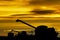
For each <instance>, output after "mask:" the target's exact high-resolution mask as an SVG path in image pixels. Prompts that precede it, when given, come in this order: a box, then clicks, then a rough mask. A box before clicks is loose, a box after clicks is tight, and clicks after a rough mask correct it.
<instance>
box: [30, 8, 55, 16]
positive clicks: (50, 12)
mask: <svg viewBox="0 0 60 40" xmlns="http://www.w3.org/2000/svg"><path fill="white" fill-rule="evenodd" d="M31 12H33V13H34V14H41V15H45V14H52V13H54V12H55V11H54V10H39V9H38V10H37V9H36V10H33V11H31Z"/></svg>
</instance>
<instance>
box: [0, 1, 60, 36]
mask: <svg viewBox="0 0 60 40" xmlns="http://www.w3.org/2000/svg"><path fill="white" fill-rule="evenodd" d="M34 10H38V11H39V12H40V13H36V12H33V11H34ZM16 19H21V20H23V21H25V22H27V23H29V24H31V25H33V26H35V27H37V26H39V25H47V26H49V27H54V28H55V29H56V30H58V31H60V0H0V35H1V36H2V35H6V33H7V31H6V30H11V29H22V28H23V29H24V28H31V27H28V26H27V25H25V24H22V23H20V22H18V23H17V22H16ZM7 24H8V25H7ZM4 33H5V34H4Z"/></svg>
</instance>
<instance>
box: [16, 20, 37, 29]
mask: <svg viewBox="0 0 60 40" xmlns="http://www.w3.org/2000/svg"><path fill="white" fill-rule="evenodd" d="M16 22H21V23H23V24H26V25H28V26H30V27H32V28H34V29H36V27H34V26H32V25H30V24H28V23H26V22H24V21H22V20H20V19H17V20H16Z"/></svg>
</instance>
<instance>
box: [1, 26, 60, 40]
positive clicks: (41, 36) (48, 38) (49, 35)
mask: <svg viewBox="0 0 60 40" xmlns="http://www.w3.org/2000/svg"><path fill="white" fill-rule="evenodd" d="M57 35H58V33H57V32H56V31H55V29H54V28H48V27H47V26H44V25H41V26H38V27H37V28H36V29H35V35H27V33H26V32H25V31H22V32H21V33H20V32H18V34H16V35H15V36H14V33H13V32H9V33H8V36H6V37H5V36H0V40H60V38H58V37H57Z"/></svg>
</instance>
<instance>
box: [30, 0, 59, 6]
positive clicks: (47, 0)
mask: <svg viewBox="0 0 60 40" xmlns="http://www.w3.org/2000/svg"><path fill="white" fill-rule="evenodd" d="M29 3H30V4H32V5H36V4H60V0H32V1H30V2H29Z"/></svg>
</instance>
